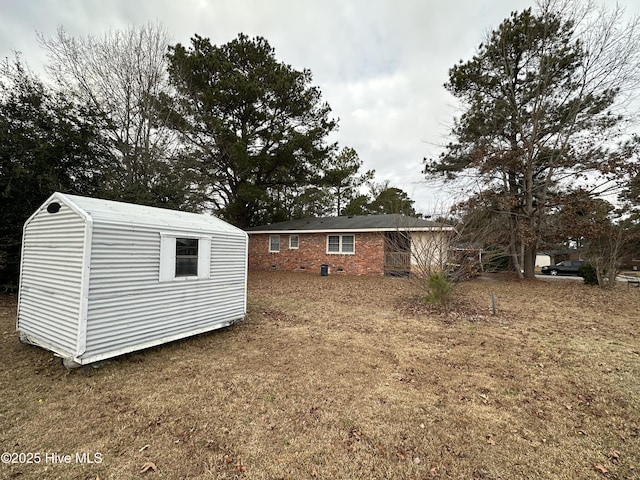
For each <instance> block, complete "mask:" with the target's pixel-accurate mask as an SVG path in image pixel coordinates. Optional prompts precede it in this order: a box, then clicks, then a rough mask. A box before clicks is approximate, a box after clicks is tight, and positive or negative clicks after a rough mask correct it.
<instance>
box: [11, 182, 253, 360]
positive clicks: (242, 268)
mask: <svg viewBox="0 0 640 480" xmlns="http://www.w3.org/2000/svg"><path fill="white" fill-rule="evenodd" d="M247 244H248V238H247V234H246V233H245V232H244V231H242V230H240V229H238V228H236V227H234V226H232V225H229V224H228V223H226V222H224V221H222V220H220V219H218V218H215V217H212V216H210V215H199V214H195V213H187V212H180V211H174V210H166V209H161V208H154V207H146V206H142V205H134V204H128V203H122V202H114V201H108V200H99V199H94V198H87V197H79V196H75V195H66V194H61V193H54V194H53V195H52V196H51V197H50V198H49V199H48V200H47V201H46V202H45V203H44V204H43V205H42V206H41V207H40V208H39V209H38V210H37V211H36V212H35V213H34V214H33V215H32V216H31V217H30V218H29V219H28V220H27V222H26V223H25V226H24V232H23V242H22V258H21V264H20V290H19V296H18V320H17V330H18V332H19V334H20V339H21V340H22V341H23V342H25V343H31V344H34V345H38V346H41V347H43V348H46V349H48V350H51V351H53V352H55V353H56V354H58V355H60V356H61V357H63V359H64V360H65V364H66V365H68V366H69V365H73V364H79V365H82V364H87V363H92V362H96V361H99V360H104V359H106V358H110V357H114V356H117V355H122V354H124V353H128V352H132V351H135V350H140V349H143V348H148V347H152V346H155V345H160V344H163V343H166V342H170V341H173V340H178V339H180V338H184V337H188V336H191V335H196V334H199V333H203V332H207V331H210V330H214V329H217V328H222V327H225V326H228V325H231V324H233V323H234V322H236V321H238V320H241V319H242V318H244V317H245V315H246V292H247Z"/></svg>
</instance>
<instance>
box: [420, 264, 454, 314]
mask: <svg viewBox="0 0 640 480" xmlns="http://www.w3.org/2000/svg"><path fill="white" fill-rule="evenodd" d="M427 289H428V292H429V293H427V295H426V297H425V301H426V302H428V303H431V304H433V305H437V306H438V307H440V308H442V309H443V310H445V311H448V310H449V305H450V303H451V294H452V291H453V284H452V283H451V282H450V281H449V279H448V278H447V275H446V274H445V273H444V272H435V273H431V274H429V276H428V277H427Z"/></svg>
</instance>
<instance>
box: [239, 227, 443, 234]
mask: <svg viewBox="0 0 640 480" xmlns="http://www.w3.org/2000/svg"><path fill="white" fill-rule="evenodd" d="M454 230H455V229H454V228H453V227H407V228H403V227H398V228H327V229H321V230H252V231H249V232H247V233H248V234H249V235H257V234H264V233H268V234H270V235H297V234H299V233H383V232H398V231H400V232H452V231H454Z"/></svg>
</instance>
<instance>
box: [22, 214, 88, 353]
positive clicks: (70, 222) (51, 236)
mask: <svg viewBox="0 0 640 480" xmlns="http://www.w3.org/2000/svg"><path fill="white" fill-rule="evenodd" d="M85 229H86V224H85V221H84V219H83V218H82V217H80V216H79V215H78V214H76V213H75V212H74V211H73V210H71V208H69V207H68V206H66V205H62V206H61V209H60V211H59V212H57V213H54V214H50V213H48V212H47V211H46V210H42V211H40V212H39V213H38V214H36V215H35V216H34V217H33V218H32V219H31V221H30V222H29V223H28V224H27V225H26V227H25V230H24V237H23V254H22V270H21V278H20V303H19V306H18V330H19V331H21V332H24V333H26V334H27V335H30V336H32V337H34V339H36V340H40V341H41V342H45V343H47V344H48V345H50V346H51V347H52V348H54V349H56V351H58V353H73V352H75V350H76V344H77V335H78V324H79V318H80V306H81V298H80V297H81V280H82V268H83V265H82V262H83V255H84V250H83V247H84V237H85Z"/></svg>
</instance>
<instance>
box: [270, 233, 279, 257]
mask: <svg viewBox="0 0 640 480" xmlns="http://www.w3.org/2000/svg"><path fill="white" fill-rule="evenodd" d="M269 251H270V252H271V253H277V252H279V251H280V235H269Z"/></svg>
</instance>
